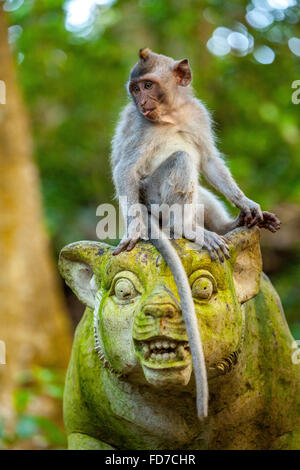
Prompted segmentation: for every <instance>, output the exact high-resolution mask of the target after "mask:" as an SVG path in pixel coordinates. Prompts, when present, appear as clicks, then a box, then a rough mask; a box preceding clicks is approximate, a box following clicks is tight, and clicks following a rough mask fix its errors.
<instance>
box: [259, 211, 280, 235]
mask: <svg viewBox="0 0 300 470" xmlns="http://www.w3.org/2000/svg"><path fill="white" fill-rule="evenodd" d="M280 224H281V222H280V220H279V219H278V217H277V216H276V215H275V214H272V212H263V220H262V222H259V224H258V226H259V228H265V229H266V230H270V232H273V233H275V232H277V230H279V229H280Z"/></svg>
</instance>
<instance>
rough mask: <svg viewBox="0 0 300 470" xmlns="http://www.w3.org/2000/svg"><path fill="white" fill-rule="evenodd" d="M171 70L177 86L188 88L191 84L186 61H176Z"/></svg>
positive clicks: (190, 72)
mask: <svg viewBox="0 0 300 470" xmlns="http://www.w3.org/2000/svg"><path fill="white" fill-rule="evenodd" d="M173 70H174V75H175V79H176V82H177V84H178V85H180V86H188V85H189V84H190V83H191V81H192V71H191V68H190V64H189V61H188V59H182V60H178V61H177V62H176V63H175V65H174V69H173Z"/></svg>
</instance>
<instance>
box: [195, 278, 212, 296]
mask: <svg viewBox="0 0 300 470" xmlns="http://www.w3.org/2000/svg"><path fill="white" fill-rule="evenodd" d="M213 291H214V285H213V283H212V281H211V280H210V279H208V277H199V278H198V279H196V280H195V281H194V283H193V285H192V294H193V297H195V298H196V299H203V300H208V299H210V298H211V296H212V293H213Z"/></svg>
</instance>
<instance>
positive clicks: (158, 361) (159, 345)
mask: <svg viewBox="0 0 300 470" xmlns="http://www.w3.org/2000/svg"><path fill="white" fill-rule="evenodd" d="M135 344H136V350H137V354H138V356H139V357H140V359H141V362H142V363H143V365H145V366H147V367H148V368H150V369H168V368H170V367H173V368H182V367H186V366H187V365H188V364H190V363H191V353H190V346H189V343H188V341H178V340H176V339H173V338H167V337H163V336H160V337H156V338H150V339H149V340H147V341H135Z"/></svg>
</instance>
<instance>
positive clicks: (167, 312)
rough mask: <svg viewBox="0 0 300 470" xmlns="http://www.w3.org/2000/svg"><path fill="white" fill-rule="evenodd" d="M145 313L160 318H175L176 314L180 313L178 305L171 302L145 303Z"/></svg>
mask: <svg viewBox="0 0 300 470" xmlns="http://www.w3.org/2000/svg"><path fill="white" fill-rule="evenodd" d="M143 313H144V315H146V316H150V317H153V318H159V317H166V318H173V317H174V316H175V315H176V314H178V312H177V309H176V307H175V306H174V305H172V304H169V303H166V304H148V305H145V306H144V308H143Z"/></svg>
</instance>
